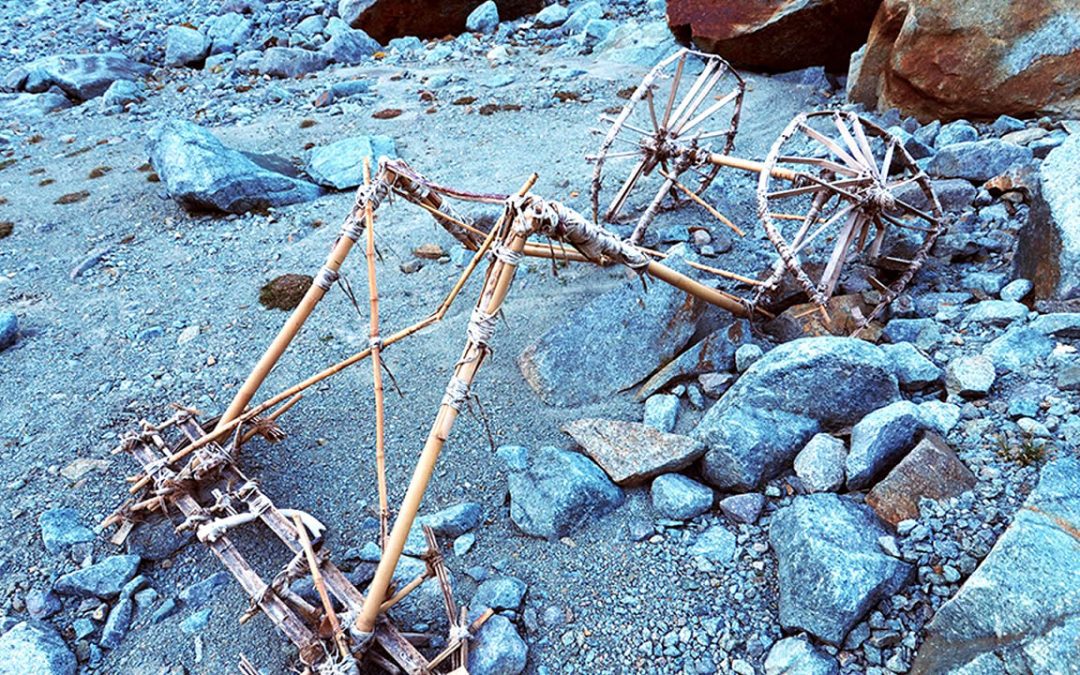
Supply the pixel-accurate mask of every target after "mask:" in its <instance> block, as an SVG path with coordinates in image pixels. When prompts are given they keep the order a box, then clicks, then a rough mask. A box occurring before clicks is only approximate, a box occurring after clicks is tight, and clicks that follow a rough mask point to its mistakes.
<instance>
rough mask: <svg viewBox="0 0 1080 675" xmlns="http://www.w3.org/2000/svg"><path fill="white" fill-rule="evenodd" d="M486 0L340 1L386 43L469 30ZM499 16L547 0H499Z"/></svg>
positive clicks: (527, 10) (350, 16)
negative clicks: (471, 15)
mask: <svg viewBox="0 0 1080 675" xmlns="http://www.w3.org/2000/svg"><path fill="white" fill-rule="evenodd" d="M482 3H483V0H340V2H339V3H338V15H339V16H341V18H342V20H344V21H345V22H347V23H349V24H350V25H351V26H352V27H353V28H359V29H361V30H363V31H364V32H366V33H367V34H368V35H370V36H371V37H373V38H375V39H376V40H378V41H379V42H381V43H382V44H384V45H385V44H386V43H387V42H389V41H390V40H393V39H394V38H399V37H404V36H406V35H415V36H416V37H418V38H438V37H444V36H446V35H457V34H458V33H464V32H465V19H467V18H468V17H469V13H470V12H472V11H473V10H474V9H476V8H477V7H479V6H480V5H481V4H482ZM496 4H497V5H498V7H499V19H500V20H501V21H506V20H508V19H516V18H518V17H521V16H525V15H526V14H534V13H536V12H539V11H540V10H541V9H543V7H544V2H543V0H499V2H497V3H496Z"/></svg>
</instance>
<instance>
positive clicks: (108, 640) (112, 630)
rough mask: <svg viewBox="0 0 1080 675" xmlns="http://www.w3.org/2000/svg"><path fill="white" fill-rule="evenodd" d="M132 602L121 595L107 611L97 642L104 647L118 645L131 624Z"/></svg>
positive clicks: (110, 647)
mask: <svg viewBox="0 0 1080 675" xmlns="http://www.w3.org/2000/svg"><path fill="white" fill-rule="evenodd" d="M133 609H134V603H133V602H132V600H131V598H130V597H128V596H122V597H121V598H120V600H119V601H118V602H117V603H116V604H115V605H114V606H113V608H112V610H111V611H110V612H109V618H108V619H106V621H105V626H104V627H103V628H102V629H101V640H100V642H99V644H100V645H101V646H102V647H104V648H105V649H116V648H117V647H119V646H120V643H121V642H122V641H123V639H124V636H126V635H127V632H128V628H129V627H130V626H131V614H132V610H133Z"/></svg>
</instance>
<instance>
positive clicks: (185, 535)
mask: <svg viewBox="0 0 1080 675" xmlns="http://www.w3.org/2000/svg"><path fill="white" fill-rule="evenodd" d="M193 538H194V534H193V533H192V532H191V531H190V530H185V531H183V532H177V531H176V527H175V526H174V525H173V523H172V521H171V520H169V519H168V518H160V519H156V520H149V521H146V522H143V523H140V524H139V525H137V526H136V527H135V529H134V530H132V531H131V534H129V535H128V538H127V540H126V541H125V544H126V545H127V552H128V553H131V554H134V555H137V556H139V557H140V558H142V559H143V560H152V561H154V562H157V561H159V560H165V559H166V558H168V557H170V556H172V555H173V554H174V553H176V552H177V551H179V550H180V549H181V548H183V547H184V546H185V545H187V543H188V542H190V541H191V540H192V539H193Z"/></svg>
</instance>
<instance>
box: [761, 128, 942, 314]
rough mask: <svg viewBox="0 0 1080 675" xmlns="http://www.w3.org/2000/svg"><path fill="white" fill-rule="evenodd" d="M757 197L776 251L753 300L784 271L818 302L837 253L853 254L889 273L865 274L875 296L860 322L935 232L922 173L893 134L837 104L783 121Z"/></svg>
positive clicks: (839, 260) (899, 283) (922, 255)
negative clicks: (838, 108)
mask: <svg viewBox="0 0 1080 675" xmlns="http://www.w3.org/2000/svg"><path fill="white" fill-rule="evenodd" d="M757 201H758V204H757V206H758V215H759V217H760V219H761V222H762V224H763V225H764V227H765V231H766V234H767V235H768V237H769V240H770V241H771V242H772V243H773V245H774V246H775V247H776V249H777V252H778V253H779V258H778V260H777V261H776V263H775V264H774V266H773V268H772V270H771V273H770V276H769V277H768V278H767V280H766V283H765V285H764V286H762V287H760V288H759V290H758V294H757V298H755V303H757V302H759V301H761V300H762V299H763V298H764V297H766V296H767V295H768V294H769V293H770V292H771V291H774V290H775V289H776V288H777V287H778V286H779V284H780V281H781V279H782V278H783V276H784V274H785V272H787V273H791V274H792V275H793V276H794V277H795V280H796V281H797V282H798V284H799V286H801V287H802V289H803V290H804V291H805V292H806V295H807V296H808V297H809V299H810V301H811V302H813V303H815V304H816V305H818V306H819V307H821V308H822V309H823V310H824V308H825V305H826V303H827V302H828V299H829V298H830V297H831V296H832V294H833V292H834V291H835V289H836V286H837V283H838V281H839V279H840V271H841V269H842V267H843V265H844V263H845V261H846V260H847V259H848V258H849V257H850V256H851V255H852V254H854V253H862V254H863V257H864V262H866V263H868V264H870V265H872V266H873V267H875V268H876V269H877V271H878V273H879V274H881V275H882V276H886V275H888V277H889V278H891V279H892V283H891V284H888V283H886V282H885V281H882V280H881V279H879V278H878V277H877V276H874V275H871V276H870V277H869V279H868V281H869V282H870V283H871V284H872V285H873V286H874V287H875V288H877V290H879V291H880V292H881V294H882V300H881V303H880V304H879V305H878V307H877V308H876V309H875V310H874V314H873V315H871V317H868V319H867V320H869V319H870V318H872V317H873V316H875V315H876V314H877V313H878V312H879V311H880V310H881V308H882V307H883V306H884V304H886V303H888V302H890V301H891V300H892V299H893V298H895V297H896V295H897V294H899V293H900V291H902V289H903V287H904V286H906V285H907V283H908V282H909V281H910V280H911V278H912V277H913V276H914V275H915V273H916V272H917V271H918V269H919V267H920V266H921V265H922V263H923V261H924V260H925V259H926V257H927V255H928V254H929V251H930V248H931V247H932V246H933V244H934V241H935V239H936V238H937V236H938V235H939V234H940V233H941V231H942V213H941V205H940V204H939V203H938V200H937V197H936V196H935V195H934V192H933V189H932V188H931V185H930V179H929V178H928V177H927V175H926V174H925V173H924V172H923V171H922V170H921V169H920V168H919V166H918V165H917V164H916V163H915V161H914V160H913V159H912V158H911V155H910V154H909V153H908V152H907V150H905V149H904V147H903V145H902V143H901V142H900V140H899V139H898V138H896V137H894V136H893V135H892V134H890V133H888V132H887V131H885V130H884V129H882V128H881V127H879V126H877V125H875V124H873V123H872V122H869V121H867V120H865V119H863V118H861V117H859V116H858V115H856V114H854V113H850V112H844V111H821V112H814V113H806V114H802V115H799V116H797V117H795V119H793V120H792V121H791V123H790V124H788V126H787V128H786V129H785V130H784V132H783V133H782V134H780V137H779V138H777V140H776V142H775V143H774V144H773V146H772V149H771V150H770V152H769V155H768V157H767V158H766V160H765V163H764V167H763V170H762V171H761V173H760V178H759V180H758V188H757ZM912 202H917V205H916V204H913V203H912Z"/></svg>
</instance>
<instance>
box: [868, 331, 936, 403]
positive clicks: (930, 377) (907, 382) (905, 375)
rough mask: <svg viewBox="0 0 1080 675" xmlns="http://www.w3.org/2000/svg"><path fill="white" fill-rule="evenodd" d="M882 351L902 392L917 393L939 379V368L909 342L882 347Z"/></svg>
mask: <svg viewBox="0 0 1080 675" xmlns="http://www.w3.org/2000/svg"><path fill="white" fill-rule="evenodd" d="M881 349H882V351H884V352H885V355H886V357H888V358H889V360H891V361H892V363H893V367H894V368H895V370H896V379H897V380H898V381H899V382H900V388H901V389H903V390H904V391H918V390H920V389H925V388H926V387H929V386H930V385H932V384H936V383H937V382H938V381H939V380H940V379H941V368H938V367H937V366H936V365H934V362H933V361H931V360H930V359H928V358H927V357H926V355H925V354H923V353H922V351H920V350H919V348H918V347H916V346H915V345H913V344H911V343H910V342H900V343H897V344H889V345H882V346H881Z"/></svg>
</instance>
